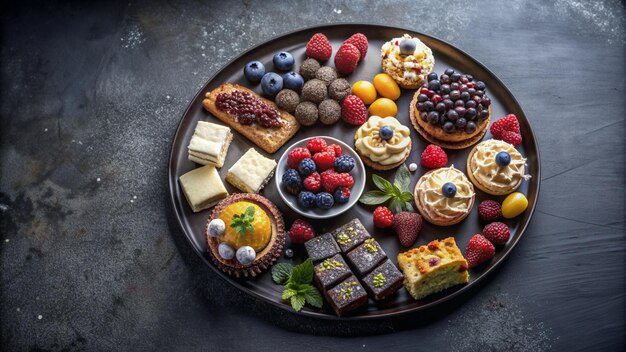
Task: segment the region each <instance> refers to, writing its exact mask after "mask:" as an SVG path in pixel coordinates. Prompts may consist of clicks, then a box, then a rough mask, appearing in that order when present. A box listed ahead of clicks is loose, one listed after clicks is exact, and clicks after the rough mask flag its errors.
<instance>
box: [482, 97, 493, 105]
mask: <svg viewBox="0 0 626 352" xmlns="http://www.w3.org/2000/svg"><path fill="white" fill-rule="evenodd" d="M480 104H481V105H482V106H484V107H488V106H489V105H491V99H489V98H488V97H483V101H481V102H480Z"/></svg>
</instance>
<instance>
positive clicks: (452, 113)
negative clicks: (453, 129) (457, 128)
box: [448, 110, 459, 122]
mask: <svg viewBox="0 0 626 352" xmlns="http://www.w3.org/2000/svg"><path fill="white" fill-rule="evenodd" d="M458 119H459V114H458V113H457V112H456V111H455V110H450V111H448V120H450V121H452V122H454V121H456V120H458Z"/></svg>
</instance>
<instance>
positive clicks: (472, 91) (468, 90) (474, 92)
mask: <svg viewBox="0 0 626 352" xmlns="http://www.w3.org/2000/svg"><path fill="white" fill-rule="evenodd" d="M467 92H468V93H470V95H471V96H474V94H476V88H467Z"/></svg>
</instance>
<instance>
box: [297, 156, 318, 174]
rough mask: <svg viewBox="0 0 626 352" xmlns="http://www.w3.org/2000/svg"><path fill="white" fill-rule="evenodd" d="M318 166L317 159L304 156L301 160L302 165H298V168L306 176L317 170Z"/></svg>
mask: <svg viewBox="0 0 626 352" xmlns="http://www.w3.org/2000/svg"><path fill="white" fill-rule="evenodd" d="M316 168H317V166H316V165H315V161H313V159H311V158H304V159H302V160H301V161H300V165H298V170H300V173H301V174H302V175H304V176H309V175H310V174H312V173H313V172H314V171H315V170H316Z"/></svg>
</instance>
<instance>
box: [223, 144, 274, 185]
mask: <svg viewBox="0 0 626 352" xmlns="http://www.w3.org/2000/svg"><path fill="white" fill-rule="evenodd" d="M275 169H276V161H275V160H274V159H270V158H266V157H264V156H263V155H261V154H260V153H259V152H257V151H256V149H254V148H250V149H249V150H248V151H247V152H246V153H245V154H244V155H243V156H242V157H241V158H240V159H239V160H237V162H236V163H235V165H233V166H232V167H231V168H230V169H229V170H228V174H227V175H226V181H228V182H229V183H230V184H232V185H233V186H235V187H237V188H239V189H240V190H242V191H244V192H246V193H258V192H259V191H260V190H261V189H262V188H263V187H264V186H265V184H266V183H267V181H269V180H270V178H271V177H272V175H274V170H275Z"/></svg>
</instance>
